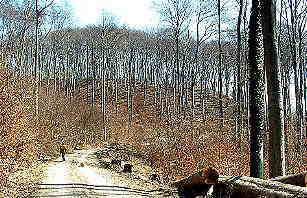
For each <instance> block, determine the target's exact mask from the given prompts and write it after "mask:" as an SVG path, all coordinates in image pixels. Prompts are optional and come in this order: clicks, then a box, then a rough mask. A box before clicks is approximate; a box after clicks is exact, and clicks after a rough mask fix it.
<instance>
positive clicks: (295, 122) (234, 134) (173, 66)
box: [0, 0, 307, 195]
mask: <svg viewBox="0 0 307 198" xmlns="http://www.w3.org/2000/svg"><path fill="white" fill-rule="evenodd" d="M68 2H69V1H67V2H66V3H65V4H59V3H58V2H57V1H53V0H49V1H40V0H15V1H11V0H0V35H1V37H0V50H1V57H0V69H1V71H0V75H1V76H0V108H1V109H0V152H1V153H0V173H1V176H3V177H4V178H9V175H10V174H12V173H14V172H15V171H16V170H18V169H20V168H22V167H32V166H33V161H37V160H38V159H39V158H40V157H41V156H50V157H54V156H55V155H56V154H57V153H56V152H57V151H56V149H54V148H58V147H59V145H60V144H63V143H65V144H67V145H69V148H70V149H71V150H72V149H73V148H75V147H76V146H80V145H82V146H94V145H95V146H97V145H101V144H102V143H104V142H109V143H116V144H123V145H129V146H132V147H133V148H135V149H137V150H138V151H139V152H141V153H142V154H143V155H144V156H146V158H147V160H148V161H149V162H150V164H151V165H152V166H153V167H155V168H156V169H157V170H159V171H160V173H161V174H162V175H163V177H164V180H165V182H169V181H171V180H174V179H176V178H180V177H183V176H186V175H189V174H190V173H192V172H193V171H195V170H198V169H200V168H202V167H205V166H213V167H215V168H216V169H218V170H219V172H220V173H221V174H223V175H247V176H249V175H250V176H253V177H260V178H271V177H277V176H280V175H285V174H293V173H299V172H301V171H306V158H307V156H306V118H307V117H306V113H307V103H306V102H307V98H306V97H307V88H306V85H307V82H306V77H307V75H306V74H307V71H306V68H307V31H306V27H307V15H306V11H307V10H306V9H307V1H304V0H277V1H265V0H252V1H247V0H237V1H224V0H216V1H213V0H192V1H190V0H165V1H158V0H155V1H152V9H154V10H155V11H156V14H157V16H159V19H160V24H159V26H158V27H155V28H153V27H148V28H146V29H144V28H142V29H137V28H130V27H129V26H128V25H125V24H121V23H120V22H119V19H118V17H117V16H115V15H114V14H112V12H109V11H108V10H102V11H101V14H100V17H99V20H98V21H97V23H96V24H92V25H87V26H79V25H77V22H76V21H75V19H74V17H73V12H72V8H71V6H70V5H69V3H68ZM89 3H90V2H89ZM131 12H133V11H131ZM1 182H5V180H3V181H0V184H1ZM1 185H5V184H4V183H3V184H1ZM0 195H1V194H0Z"/></svg>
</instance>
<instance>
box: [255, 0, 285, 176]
mask: <svg viewBox="0 0 307 198" xmlns="http://www.w3.org/2000/svg"><path fill="white" fill-rule="evenodd" d="M260 1H261V9H262V32H263V46H264V67H265V69H266V77H267V97H268V129H269V157H270V160H269V164H270V177H277V176H280V175H284V174H285V156H284V155H285V152H284V130H283V129H284V128H283V125H284V122H283V108H282V93H281V78H280V66H279V62H278V52H277V42H276V19H275V17H276V2H275V0H260Z"/></svg>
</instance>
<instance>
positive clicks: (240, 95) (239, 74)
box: [236, 0, 243, 148]
mask: <svg viewBox="0 0 307 198" xmlns="http://www.w3.org/2000/svg"><path fill="white" fill-rule="evenodd" d="M239 7H240V8H239V15H238V22H237V57H236V58H237V120H236V125H237V128H236V129H237V131H236V136H237V137H239V140H240V142H239V147H240V148H241V139H240V138H241V125H242V115H241V97H242V86H241V21H242V11H243V0H240V1H239Z"/></svg>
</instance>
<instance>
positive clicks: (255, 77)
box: [248, 0, 265, 178]
mask: <svg viewBox="0 0 307 198" xmlns="http://www.w3.org/2000/svg"><path fill="white" fill-rule="evenodd" d="M248 44H249V56H248V57H249V72H250V74H249V103H250V104H249V106H250V115H249V120H250V142H251V143H250V175H251V177H259V178H262V177H263V136H264V123H265V115H264V112H265V109H264V108H265V107H264V83H263V61H262V37H261V26H260V5H259V0H253V1H252V8H251V15H250V24H249V40H248Z"/></svg>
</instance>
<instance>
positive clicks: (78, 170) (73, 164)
mask: <svg viewBox="0 0 307 198" xmlns="http://www.w3.org/2000/svg"><path fill="white" fill-rule="evenodd" d="M104 151H105V150H104ZM104 151H103V150H97V149H91V150H78V151H76V152H73V153H69V154H67V155H66V161H62V159H61V158H58V159H56V160H53V161H52V162H50V163H49V164H48V167H47V170H46V171H45V173H44V174H45V176H44V178H43V180H42V182H41V183H40V184H39V188H38V190H37V191H36V192H35V193H33V194H32V195H31V196H30V197H177V196H176V195H175V194H174V195H171V192H170V191H169V190H167V189H166V188H165V187H163V185H161V184H159V183H158V182H153V181H151V180H150V179H149V175H150V172H151V170H150V169H151V168H150V167H148V166H146V165H143V164H141V161H140V160H138V159H136V158H133V157H130V160H131V161H129V163H130V164H132V165H133V171H132V173H122V171H121V167H120V165H114V166H113V167H109V168H103V167H101V164H103V163H102V162H103V161H104V162H106V161H108V160H109V159H108V158H106V156H101V155H100V157H101V158H100V159H99V158H98V157H97V152H98V153H104ZM108 156H109V155H108ZM117 156H118V155H117ZM174 193H175V192H174Z"/></svg>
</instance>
